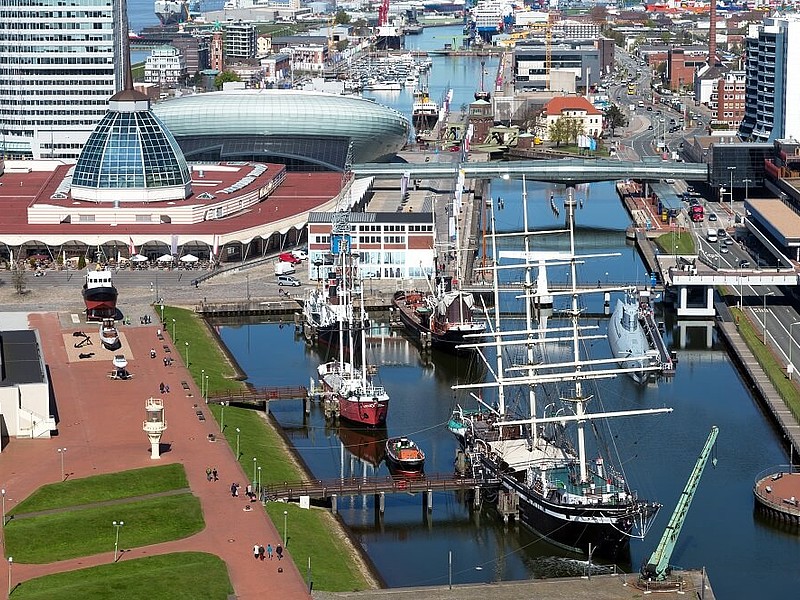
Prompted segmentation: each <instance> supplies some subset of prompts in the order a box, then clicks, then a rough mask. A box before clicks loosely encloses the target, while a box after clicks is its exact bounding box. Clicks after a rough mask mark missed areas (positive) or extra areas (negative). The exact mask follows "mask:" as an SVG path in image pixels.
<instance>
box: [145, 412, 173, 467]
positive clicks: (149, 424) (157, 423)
mask: <svg viewBox="0 0 800 600" xmlns="http://www.w3.org/2000/svg"><path fill="white" fill-rule="evenodd" d="M144 410H145V414H146V415H147V418H146V419H145V421H144V425H142V429H144V432H145V433H146V434H147V437H148V438H149V439H150V458H152V459H153V460H158V459H159V458H161V455H160V453H159V445H160V444H161V434H162V433H164V430H165V429H166V428H167V421H166V419H165V418H164V401H163V400H162V399H161V398H148V399H147V400H146V401H145V403H144Z"/></svg>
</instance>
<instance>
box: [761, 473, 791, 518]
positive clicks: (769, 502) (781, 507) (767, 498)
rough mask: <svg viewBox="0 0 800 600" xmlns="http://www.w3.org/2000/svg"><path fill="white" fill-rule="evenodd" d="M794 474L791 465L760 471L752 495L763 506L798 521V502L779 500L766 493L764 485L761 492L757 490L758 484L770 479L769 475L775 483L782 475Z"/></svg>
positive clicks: (787, 499) (789, 499) (785, 499)
mask: <svg viewBox="0 0 800 600" xmlns="http://www.w3.org/2000/svg"><path fill="white" fill-rule="evenodd" d="M794 473H796V471H795V468H794V466H792V465H777V466H775V467H770V468H769V469H765V470H763V471H761V473H759V474H758V475H757V476H756V478H755V482H754V483H753V494H755V496H756V497H757V498H758V499H759V501H760V502H761V503H762V504H764V505H765V506H769V507H771V508H774V509H775V510H777V511H779V512H782V513H784V514H787V515H791V516H793V517H795V518H797V519H798V520H800V500H798V499H795V498H779V497H777V496H773V495H772V494H771V493H769V492H767V488H768V487H769V485H765V486H764V488H763V490H762V489H759V486H758V484H759V482H761V481H763V480H764V479H766V478H767V477H770V475H771V479H772V480H773V481H777V480H778V479H780V478H781V477H783V476H784V475H792V474H794Z"/></svg>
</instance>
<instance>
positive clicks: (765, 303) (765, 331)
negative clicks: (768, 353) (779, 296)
mask: <svg viewBox="0 0 800 600" xmlns="http://www.w3.org/2000/svg"><path fill="white" fill-rule="evenodd" d="M774 295H775V292H767V293H766V294H764V322H763V323H764V345H766V343H767V296H774Z"/></svg>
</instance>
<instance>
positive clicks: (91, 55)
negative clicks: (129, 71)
mask: <svg viewBox="0 0 800 600" xmlns="http://www.w3.org/2000/svg"><path fill="white" fill-rule="evenodd" d="M115 9H116V13H117V14H120V15H124V14H125V12H126V9H125V3H124V1H123V0H70V2H63V1H60V0H36V2H33V1H31V0H0V145H2V147H3V153H4V155H5V156H6V157H16V158H35V159H40V158H44V159H47V158H60V159H68V160H75V159H77V158H78V155H79V154H80V152H81V148H83V144H84V143H85V142H86V140H87V139H88V138H89V135H90V134H91V133H92V131H93V130H94V128H95V126H96V125H97V123H98V121H100V119H102V118H103V116H104V115H105V113H106V110H107V108H108V99H109V98H110V97H111V96H113V95H114V94H115V93H116V92H117V91H119V90H121V89H122V83H123V69H122V68H117V67H121V66H122V61H121V60H120V58H121V56H122V48H123V47H124V44H123V40H124V36H127V35H128V31H127V18H116V19H115V18H114V17H115Z"/></svg>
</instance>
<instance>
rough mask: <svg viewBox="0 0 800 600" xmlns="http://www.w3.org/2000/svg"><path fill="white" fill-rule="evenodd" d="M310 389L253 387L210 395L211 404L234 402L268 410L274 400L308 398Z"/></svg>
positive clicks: (303, 387)
mask: <svg viewBox="0 0 800 600" xmlns="http://www.w3.org/2000/svg"><path fill="white" fill-rule="evenodd" d="M307 399H308V389H307V388H306V387H305V386H303V385H297V386H284V387H264V388H251V389H247V390H231V391H225V392H217V393H214V394H212V395H210V396H209V397H208V403H209V404H226V405H228V404H234V405H240V406H247V405H250V406H258V407H262V406H263V408H264V410H267V408H268V407H269V403H270V402H272V401H274V400H307Z"/></svg>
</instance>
